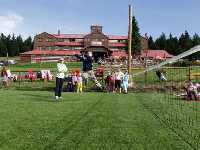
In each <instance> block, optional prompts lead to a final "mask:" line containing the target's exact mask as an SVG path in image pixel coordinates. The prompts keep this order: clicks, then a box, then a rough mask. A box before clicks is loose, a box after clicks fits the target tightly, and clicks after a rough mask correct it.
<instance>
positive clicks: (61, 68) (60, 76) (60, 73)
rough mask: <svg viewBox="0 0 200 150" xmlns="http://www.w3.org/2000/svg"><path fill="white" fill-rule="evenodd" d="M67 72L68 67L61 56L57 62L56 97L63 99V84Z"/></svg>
mask: <svg viewBox="0 0 200 150" xmlns="http://www.w3.org/2000/svg"><path fill="white" fill-rule="evenodd" d="M66 72H67V67H66V65H65V64H64V59H63V58H60V59H59V62H58V63H57V74H56V89H55V99H56V100H58V99H61V98H62V97H61V93H62V86H63V82H64V78H65V73H66Z"/></svg>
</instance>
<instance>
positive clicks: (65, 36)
mask: <svg viewBox="0 0 200 150" xmlns="http://www.w3.org/2000/svg"><path fill="white" fill-rule="evenodd" d="M52 35H53V36H54V37H56V38H59V39H83V38H84V36H85V35H86V34H59V35H58V34H52Z"/></svg>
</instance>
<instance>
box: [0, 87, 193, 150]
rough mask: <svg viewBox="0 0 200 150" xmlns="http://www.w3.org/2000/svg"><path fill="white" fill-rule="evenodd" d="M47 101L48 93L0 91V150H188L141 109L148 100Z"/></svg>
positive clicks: (90, 97)
mask: <svg viewBox="0 0 200 150" xmlns="http://www.w3.org/2000/svg"><path fill="white" fill-rule="evenodd" d="M152 96H153V94H152ZM52 98H53V93H52V92H47V91H34V92H33V91H20V90H19V91H17V90H10V91H9V90H0V149H2V150H12V149H18V150H23V149H24V150H25V149H26V150H27V149H28V150H32V149H35V150H41V149H46V150H51V149H58V150H61V149H66V150H71V149H73V150H74V149H82V150H96V149H101V150H111V149H113V150H126V149H133V150H143V149H145V150H180V149H181V150H189V149H191V147H189V146H188V145H187V144H186V143H185V142H183V141H182V140H181V139H180V138H179V137H178V136H176V135H175V134H174V133H173V132H172V131H171V130H169V129H168V128H166V127H165V126H164V125H162V124H161V123H160V121H159V120H157V119H156V118H155V116H154V115H153V114H152V113H151V112H149V111H148V110H147V109H146V108H145V107H144V105H143V103H148V102H149V103H150V104H151V103H153V99H152V100H151V99H148V95H147V94H140V93H138V94H127V95H123V94H122V95H119V94H106V93H84V94H82V95H80V94H69V93H64V94H63V98H64V99H63V100H62V102H53V101H52ZM155 105H156V104H155Z"/></svg>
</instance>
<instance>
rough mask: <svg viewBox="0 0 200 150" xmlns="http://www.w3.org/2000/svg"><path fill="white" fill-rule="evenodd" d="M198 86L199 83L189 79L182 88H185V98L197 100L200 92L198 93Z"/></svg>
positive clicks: (199, 85)
mask: <svg viewBox="0 0 200 150" xmlns="http://www.w3.org/2000/svg"><path fill="white" fill-rule="evenodd" d="M199 88H200V84H198V83H193V82H192V81H189V82H188V83H187V85H185V86H184V89H185V90H186V99H187V100H199V98H200V94H199V93H198V90H199Z"/></svg>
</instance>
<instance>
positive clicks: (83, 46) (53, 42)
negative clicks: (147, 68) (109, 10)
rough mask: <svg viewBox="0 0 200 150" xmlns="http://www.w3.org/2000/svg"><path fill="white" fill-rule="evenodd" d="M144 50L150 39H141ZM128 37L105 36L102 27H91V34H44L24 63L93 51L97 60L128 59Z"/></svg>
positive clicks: (24, 55) (40, 36) (35, 40)
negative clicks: (107, 58)
mask: <svg viewBox="0 0 200 150" xmlns="http://www.w3.org/2000/svg"><path fill="white" fill-rule="evenodd" d="M141 45H142V50H147V49H148V38H147V37H141ZM127 47H128V36H123V35H105V34H104V33H103V31H102V26H99V25H93V26H91V32H90V33H89V34H61V33H60V31H58V33H57V34H50V33H46V32H43V33H41V34H38V35H36V36H35V38H34V50H33V51H29V52H25V53H22V54H21V55H20V56H21V61H22V62H33V61H34V60H36V59H38V58H39V57H44V56H45V57H46V56H49V57H50V56H52V57H53V56H54V58H55V56H72V55H74V54H80V52H82V51H91V52H92V53H93V56H94V58H95V59H98V58H99V57H104V56H113V57H117V58H120V57H127V54H126V51H125V50H126V49H127Z"/></svg>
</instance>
